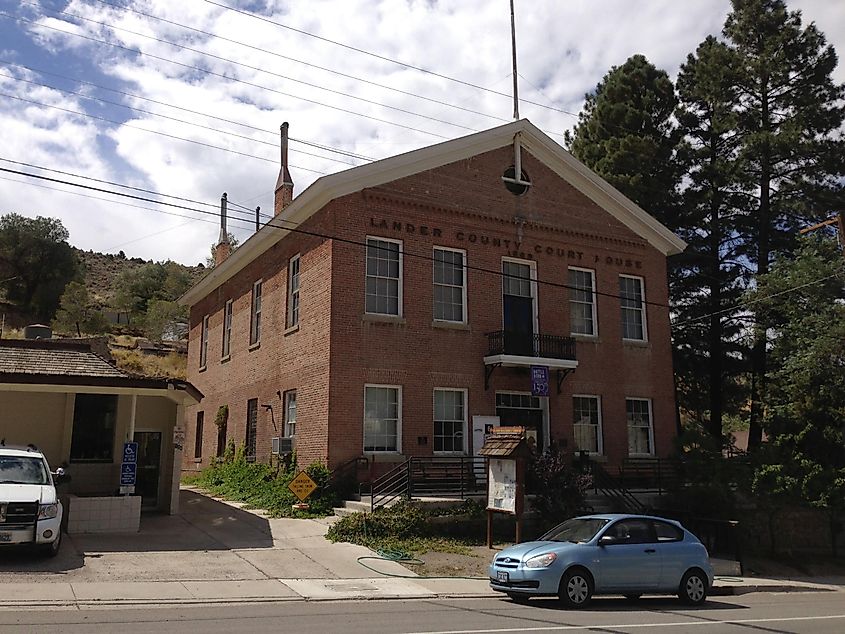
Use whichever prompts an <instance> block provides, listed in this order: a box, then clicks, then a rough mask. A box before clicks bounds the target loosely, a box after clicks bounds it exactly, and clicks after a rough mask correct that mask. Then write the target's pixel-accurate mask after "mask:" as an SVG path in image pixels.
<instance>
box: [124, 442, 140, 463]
mask: <svg viewBox="0 0 845 634" xmlns="http://www.w3.org/2000/svg"><path fill="white" fill-rule="evenodd" d="M123 462H133V463H134V462H138V443H136V442H125V443H123Z"/></svg>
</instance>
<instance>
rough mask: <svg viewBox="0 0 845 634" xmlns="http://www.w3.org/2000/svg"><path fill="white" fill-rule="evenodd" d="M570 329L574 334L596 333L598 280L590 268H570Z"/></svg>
mask: <svg viewBox="0 0 845 634" xmlns="http://www.w3.org/2000/svg"><path fill="white" fill-rule="evenodd" d="M569 329H570V332H571V333H572V334H573V335H596V334H598V333H597V332H596V280H595V275H594V274H593V272H592V271H590V270H588V269H573V268H571V269H569Z"/></svg>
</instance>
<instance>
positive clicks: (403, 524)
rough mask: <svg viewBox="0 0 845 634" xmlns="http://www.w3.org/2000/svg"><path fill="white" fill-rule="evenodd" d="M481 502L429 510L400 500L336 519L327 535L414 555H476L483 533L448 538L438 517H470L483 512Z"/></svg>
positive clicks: (336, 538)
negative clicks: (437, 520) (385, 506)
mask: <svg viewBox="0 0 845 634" xmlns="http://www.w3.org/2000/svg"><path fill="white" fill-rule="evenodd" d="M479 509H481V507H480V505H479V504H478V503H477V502H470V501H467V502H465V503H464V504H462V505H461V506H458V507H453V508H451V509H433V510H425V509H423V508H421V507H420V506H419V505H418V504H414V503H413V502H400V503H399V504H395V505H394V506H391V507H389V508H380V509H377V510H376V511H374V512H373V513H355V514H354V515H347V516H346V517H342V518H341V519H339V520H338V521H337V522H335V523H334V524H333V525H332V526H331V527H330V528H329V532H328V534H327V535H326V537H327V538H328V539H330V540H331V541H333V542H349V543H352V544H359V545H361V546H366V547H367V548H370V549H371V550H375V551H392V552H397V551H401V552H404V553H408V554H410V555H422V554H425V553H428V552H439V553H454V554H458V555H470V554H472V547H473V546H479V545H481V544H482V543H483V540H482V539H481V537H480V536H474V535H466V536H460V537H448V536H444V535H442V528H443V524H442V522H441V523H434V522H432V520H433V519H434V518H443V517H454V518H455V519H456V520H457V519H458V518H466V517H467V516H470V515H475V514H476V513H479V512H481V513H483V509H481V510H479Z"/></svg>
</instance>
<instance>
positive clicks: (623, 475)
mask: <svg viewBox="0 0 845 634" xmlns="http://www.w3.org/2000/svg"><path fill="white" fill-rule="evenodd" d="M618 480H619V486H620V487H622V488H626V489H637V490H639V491H646V492H655V493H658V494H660V495H663V494H664V493H667V492H669V491H670V490H671V489H672V488H673V487H676V486H677V484H678V481H679V466H678V462H677V461H676V460H667V459H665V458H639V459H638V458H631V459H628V460H625V461H624V462H623V463H622V464H621V465H619V476H618Z"/></svg>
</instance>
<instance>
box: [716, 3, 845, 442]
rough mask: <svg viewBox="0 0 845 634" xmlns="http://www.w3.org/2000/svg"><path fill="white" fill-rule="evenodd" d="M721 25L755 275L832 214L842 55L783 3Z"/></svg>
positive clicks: (755, 416) (755, 425)
mask: <svg viewBox="0 0 845 634" xmlns="http://www.w3.org/2000/svg"><path fill="white" fill-rule="evenodd" d="M732 5H733V10H732V12H731V13H730V14H729V15H728V18H727V21H726V22H725V28H724V31H723V32H724V35H725V37H726V38H727V40H728V46H729V48H730V49H731V50H732V51H734V52H735V53H736V55H737V56H738V58H739V67H738V73H739V76H738V81H737V84H736V86H737V90H738V93H737V96H738V98H739V110H738V115H739V120H738V122H739V131H740V133H741V134H742V135H743V148H742V157H743V159H744V160H745V161H746V163H747V166H748V169H749V172H750V174H751V175H752V178H753V180H754V183H755V186H756V191H755V193H754V196H753V197H749V201H748V205H749V208H750V209H751V210H752V212H751V213H750V214H749V216H748V222H747V224H746V225H745V226H744V227H743V226H741V227H739V228H738V229H739V230H740V231H741V232H742V233H743V237H744V241H743V247H744V248H743V249H742V250H741V251H740V252H739V254H740V255H741V256H743V257H744V258H745V259H746V261H747V262H748V264H749V265H750V267H751V269H752V271H753V272H754V273H756V274H758V275H765V274H767V273H768V272H769V267H770V264H771V262H772V260H773V258H774V257H775V256H776V255H777V254H778V253H788V252H790V251H791V250H792V249H793V248H794V245H795V236H796V235H797V230H798V229H799V228H800V227H801V226H802V225H804V224H806V223H809V222H813V221H815V220H817V219H819V218H821V217H824V216H826V215H828V213H829V212H830V210H831V208H830V205H831V201H832V200H833V194H834V193H835V192H836V191H838V190H839V191H841V185H839V184H838V182H837V180H838V179H839V178H840V177H841V176H842V175H843V171H845V161H843V158H844V157H845V156H844V155H843V147H842V146H843V142H842V139H841V133H840V132H839V130H840V128H841V126H842V123H843V119H844V118H845V111H843V107H842V103H841V100H842V98H843V96H845V93H843V87H842V86H841V85H837V84H836V83H834V81H833V79H832V77H831V74H832V72H833V69H834V68H835V67H836V62H837V59H836V53H835V52H834V50H833V48H832V47H831V46H829V45H827V43H826V41H825V38H824V35H823V34H822V33H821V32H819V30H818V29H817V28H816V26H815V25H814V24H810V25H808V26H806V27H804V26H803V25H802V23H801V14H800V13H799V12H789V11H787V9H786V6H785V4H784V3H783V2H782V0H732ZM766 330H767V324H766V323H765V321H764V320H763V319H761V318H757V319H756V323H755V327H754V342H753V347H752V351H751V364H752V369H751V370H752V388H751V390H752V393H751V417H750V431H749V447H750V448H754V447H756V446H757V445H758V444H759V442H760V438H761V433H762V426H761V423H762V418H763V413H764V412H763V404H764V399H765V393H766V385H765V377H766V360H767V352H766V346H767V340H766Z"/></svg>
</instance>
